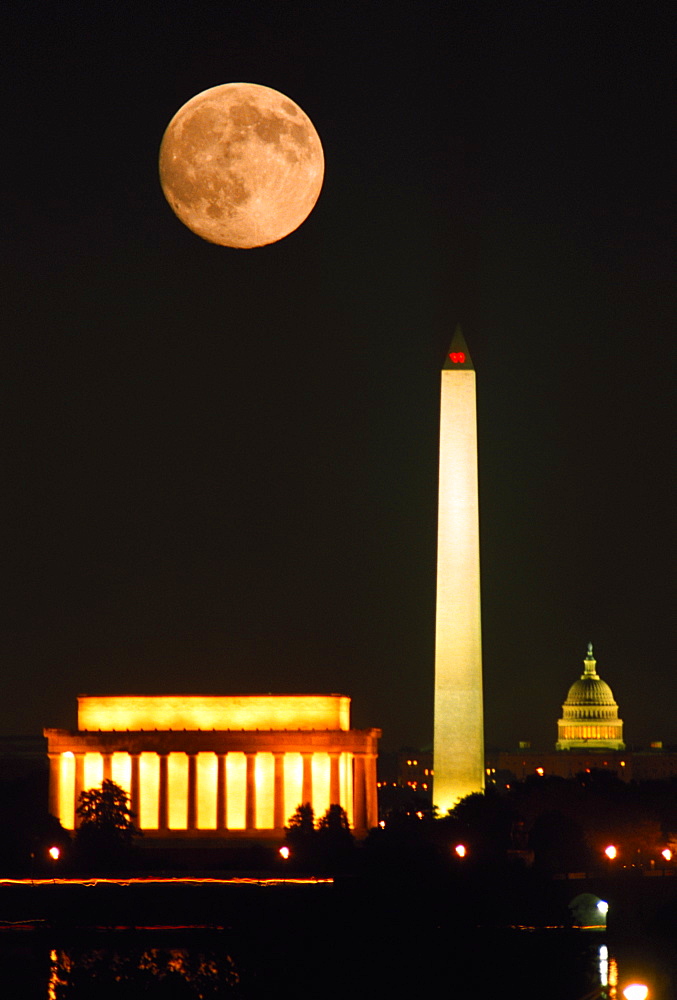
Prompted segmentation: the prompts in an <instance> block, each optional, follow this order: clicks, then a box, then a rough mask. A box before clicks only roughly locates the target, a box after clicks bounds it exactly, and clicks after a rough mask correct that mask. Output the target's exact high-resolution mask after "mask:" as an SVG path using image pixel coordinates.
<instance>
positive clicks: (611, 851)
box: [604, 844, 618, 861]
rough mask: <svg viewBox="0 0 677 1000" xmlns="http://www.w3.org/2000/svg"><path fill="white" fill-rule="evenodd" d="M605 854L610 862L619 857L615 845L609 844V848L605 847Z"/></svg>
mask: <svg viewBox="0 0 677 1000" xmlns="http://www.w3.org/2000/svg"><path fill="white" fill-rule="evenodd" d="M604 853H605V854H606V856H607V858H608V859H609V861H613V860H614V858H617V857H618V849H617V848H616V847H614V845H613V844H609V846H608V847H605V849H604Z"/></svg>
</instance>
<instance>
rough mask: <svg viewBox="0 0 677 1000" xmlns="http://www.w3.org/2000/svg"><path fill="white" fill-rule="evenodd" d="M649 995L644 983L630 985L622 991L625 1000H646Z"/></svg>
mask: <svg viewBox="0 0 677 1000" xmlns="http://www.w3.org/2000/svg"><path fill="white" fill-rule="evenodd" d="M648 995H649V987H648V986H646V985H645V984H644V983H630V984H629V985H628V986H626V987H625V989H624V990H623V996H624V997H625V1000H646V998H647V997H648Z"/></svg>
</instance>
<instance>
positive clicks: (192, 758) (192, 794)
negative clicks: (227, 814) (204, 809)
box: [187, 753, 197, 830]
mask: <svg viewBox="0 0 677 1000" xmlns="http://www.w3.org/2000/svg"><path fill="white" fill-rule="evenodd" d="M187 757H188V823H187V826H188V829H189V830H195V829H196V828H197V754H196V753H189V754H187Z"/></svg>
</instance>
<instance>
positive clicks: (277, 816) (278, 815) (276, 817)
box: [273, 750, 286, 830]
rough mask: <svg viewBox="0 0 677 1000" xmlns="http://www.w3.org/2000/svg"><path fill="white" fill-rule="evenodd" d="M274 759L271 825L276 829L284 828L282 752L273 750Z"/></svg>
mask: <svg viewBox="0 0 677 1000" xmlns="http://www.w3.org/2000/svg"><path fill="white" fill-rule="evenodd" d="M273 760H274V762H275V763H274V767H275V771H274V791H273V826H274V827H275V829H276V830H282V829H284V822H285V819H286V817H285V814H284V753H283V752H282V751H281V750H274V751H273Z"/></svg>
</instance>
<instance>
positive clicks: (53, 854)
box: [47, 845, 61, 861]
mask: <svg viewBox="0 0 677 1000" xmlns="http://www.w3.org/2000/svg"><path fill="white" fill-rule="evenodd" d="M47 853H48V854H49V856H50V858H51V859H52V861H58V860H59V858H60V857H61V851H60V849H59V848H58V847H57V846H56V845H55V846H54V847H50V849H49V850H48V851H47Z"/></svg>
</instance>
